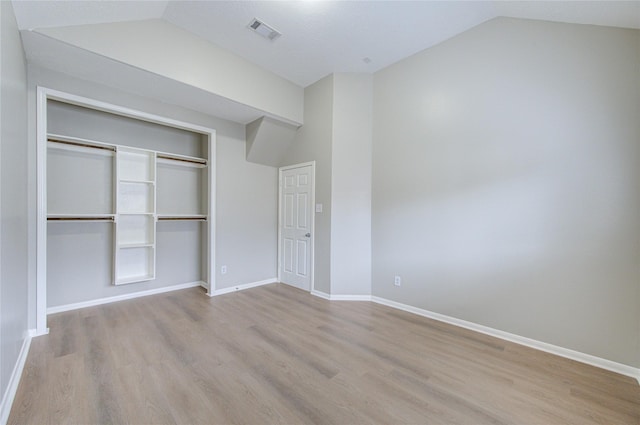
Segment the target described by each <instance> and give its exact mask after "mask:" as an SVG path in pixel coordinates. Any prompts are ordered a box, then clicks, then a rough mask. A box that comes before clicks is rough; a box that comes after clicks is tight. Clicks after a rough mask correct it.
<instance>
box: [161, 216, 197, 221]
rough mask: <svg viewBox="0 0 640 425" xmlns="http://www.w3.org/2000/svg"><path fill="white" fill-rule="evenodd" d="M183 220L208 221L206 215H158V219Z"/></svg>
mask: <svg viewBox="0 0 640 425" xmlns="http://www.w3.org/2000/svg"><path fill="white" fill-rule="evenodd" d="M165 220H166V221H181V220H197V221H207V218H206V217H158V221H165Z"/></svg>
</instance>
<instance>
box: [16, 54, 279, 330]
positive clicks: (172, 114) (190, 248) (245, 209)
mask: <svg viewBox="0 0 640 425" xmlns="http://www.w3.org/2000/svg"><path fill="white" fill-rule="evenodd" d="M38 85H40V86H44V87H47V88H52V89H56V90H61V91H64V92H68V93H73V94H77V95H80V96H84V97H89V98H92V99H96V100H100V101H104V102H109V103H113V104H116V105H123V106H127V107H129V108H133V109H137V110H141V111H145V112H149V113H152V114H156V115H161V116H165V117H169V118H173V119H177V120H181V121H186V122H190V123H194V124H198V125H202V126H207V127H210V128H214V129H215V130H216V133H217V145H216V155H217V156H216V162H217V163H216V167H217V168H216V178H217V183H218V188H217V193H216V205H217V221H216V226H217V235H216V262H217V265H218V267H217V270H216V273H217V277H216V278H217V282H216V283H217V286H216V288H217V289H223V288H226V287H231V286H235V285H240V284H244V283H251V282H255V281H260V280H264V279H270V278H274V277H275V276H276V275H277V271H276V257H277V251H276V244H275V241H276V240H277V233H276V232H277V170H276V169H275V168H273V167H268V166H263V165H257V164H251V163H247V162H246V160H245V140H244V126H242V125H240V124H236V123H232V122H229V121H225V120H221V119H218V118H215V117H212V116H208V115H205V114H201V113H198V112H196V111H191V110H188V109H185V108H181V107H177V106H174V105H169V104H166V103H159V102H155V101H153V100H150V99H147V98H143V97H140V96H137V95H135V94H130V93H125V92H122V91H119V90H116V89H113V88H110V87H106V86H102V85H98V84H95V83H90V82H87V81H83V80H79V79H76V78H72V77H69V76H66V75H64V74H60V73H56V72H53V71H50V70H46V69H42V68H39V67H29V140H30V144H29V178H30V184H29V190H28V194H29V226H30V232H29V250H30V253H32V255H30V259H32V260H31V262H30V264H29V268H30V280H29V287H30V290H31V291H34V292H35V246H36V243H35V235H36V232H35V223H36V186H35V184H36V163H35V159H36V151H35V145H36V142H35V138H36V134H35V104H36V103H35V102H36V101H35V89H36V86H38ZM187 144H188V143H187ZM188 149H191V148H188ZM185 153H187V154H188V152H185ZM191 154H193V153H191ZM193 225H194V224H193V223H188V224H182V225H181V224H172V225H171V224H166V223H162V224H161V225H159V226H158V227H159V234H158V243H159V244H160V246H159V250H158V259H157V266H158V271H159V272H160V271H162V270H165V272H164V273H168V274H165V276H166V281H165V282H163V283H162V285H165V284H178V283H185V282H187V281H191V280H189V279H191V277H190V276H192V275H193V276H196V272H195V271H194V270H195V268H196V265H195V263H193V256H192V255H189V253H195V252H196V250H197V242H196V241H195V240H194V239H190V242H185V241H184V240H183V239H184V238H185V237H186V236H185V235H187V234H189V233H191V234H192V235H195V234H196V233H198V231H197V229H195V228H193ZM60 226H61V224H56V227H57V229H56V230H55V232H57V235H56V237H57V238H58V239H59V240H60V241H61V243H63V245H64V244H67V245H66V246H68V247H69V251H68V252H67V254H71V253H72V252H73V248H72V246H77V245H75V242H74V244H71V241H72V239H73V238H80V239H82V241H85V240H91V241H92V243H93V244H94V245H92V246H94V247H95V249H96V250H97V251H96V252H97V254H96V256H99V257H100V258H103V259H104V261H110V256H107V253H108V252H110V251H109V249H108V246H110V245H109V244H110V243H112V242H111V241H110V239H109V237H110V236H107V234H106V233H105V232H104V229H103V231H102V232H101V233H100V234H101V235H102V236H96V235H89V234H88V233H91V232H92V231H91V230H86V231H85V232H84V233H82V232H80V233H79V234H75V235H68V234H65V230H63V229H60V228H58V227H60ZM160 226H162V228H160ZM98 227H99V226H98ZM51 229H53V227H51ZM183 232H186V233H183ZM107 233H108V232H107ZM176 238H178V239H181V240H182V242H181V243H183V244H184V246H185V247H186V248H185V251H184V252H183V254H184V255H179V256H177V257H174V256H172V255H171V254H167V255H165V256H163V257H162V258H161V251H160V248H161V246H170V245H171V244H172V243H173V242H172V241H174V242H175V241H176ZM82 243H85V242H82ZM162 252H167V251H162ZM79 254H82V253H79ZM109 255H110V254H109ZM163 258H164V259H163ZM104 261H103V262H101V265H100V266H98V265H95V267H98V269H99V270H103V271H106V270H107V268H106V266H105V264H104ZM167 261H173V262H180V263H185V262H187V263H188V262H189V261H191V263H189V264H191V266H189V268H188V269H185V273H187V274H189V276H186V275H185V276H182V275H181V276H177V275H176V274H175V272H176V267H171V266H169V265H168V264H169V263H167ZM161 262H162V263H163V264H162V265H161V264H160V263H161ZM171 264H173V263H171ZM221 265H227V267H228V273H227V274H226V275H221V274H220V266H221ZM100 267H101V268H100ZM51 270H52V269H50V271H51ZM109 272H110V271H109ZM199 274H200V273H197V275H199ZM100 275H101V276H102V277H104V276H103V275H102V274H100ZM102 277H101V278H100V279H102ZM107 279H108V278H107ZM184 279H187V280H185V281H182V282H180V281H177V280H184ZM106 283H107V281H106V280H105V281H104V282H102V281H101V282H99V285H100V288H101V289H100V290H99V291H100V292H99V295H98V293H94V294H93V295H91V297H98V296H100V297H104V296H111V295H118V294H120V293H124V292H130V291H138V290H145V289H150V288H151V285H153V283H138V284H133V285H124V286H119V287H114V286H113V285H109V286H106ZM156 283H157V282H156ZM74 285H81V282H80V281H78V282H75V283H74ZM116 291H120V292H116ZM49 292H51V290H50V291H49ZM70 292H73V290H71V291H70ZM48 295H49V299H50V300H54V298H53V297H54V296H53V295H52V294H51V293H49V294H48ZM88 295H89V294H87V293H86V292H85V293H84V295H83V297H86V296H88ZM76 301H77V300H76ZM76 301H73V302H76ZM29 302H30V303H31V304H30V308H31V309H30V310H29V311H30V312H33V314H32V315H31V316H30V320H33V322H32V323H35V316H34V315H35V304H34V302H35V297H33V296H30V297H29ZM56 302H60V303H61V302H62V300H57V301H56ZM69 302H71V301H69ZM50 305H51V304H50ZM32 326H33V324H32Z"/></svg>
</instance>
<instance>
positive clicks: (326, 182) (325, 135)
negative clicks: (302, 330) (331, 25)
mask: <svg viewBox="0 0 640 425" xmlns="http://www.w3.org/2000/svg"><path fill="white" fill-rule="evenodd" d="M304 116H305V119H304V125H303V126H302V127H300V129H298V132H297V134H296V138H295V140H294V141H293V144H292V145H291V148H290V149H289V151H288V152H286V153H285V155H284V158H283V161H282V164H281V165H282V166H285V165H294V164H300V163H303V162H308V161H316V181H315V185H316V203H317V204H322V206H323V210H322V212H321V213H316V222H315V233H316V234H315V252H314V257H315V282H314V286H315V289H316V290H318V291H321V292H325V293H330V292H331V280H330V279H331V261H330V259H331V141H332V131H333V75H330V76H328V77H325V78H323V79H322V80H320V81H318V82H316V83H314V84H312V85H310V86H309V87H307V88H306V89H305V90H304Z"/></svg>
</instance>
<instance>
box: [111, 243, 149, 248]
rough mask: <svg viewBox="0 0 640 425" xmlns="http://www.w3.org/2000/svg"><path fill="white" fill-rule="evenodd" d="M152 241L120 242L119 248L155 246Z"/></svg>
mask: <svg viewBox="0 0 640 425" xmlns="http://www.w3.org/2000/svg"><path fill="white" fill-rule="evenodd" d="M153 246H154V244H152V243H123V244H119V245H118V248H119V249H131V248H153Z"/></svg>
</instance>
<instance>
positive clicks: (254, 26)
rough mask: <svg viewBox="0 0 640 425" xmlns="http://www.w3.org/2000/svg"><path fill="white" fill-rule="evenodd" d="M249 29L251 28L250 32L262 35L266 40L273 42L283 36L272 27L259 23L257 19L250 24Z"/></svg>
mask: <svg viewBox="0 0 640 425" xmlns="http://www.w3.org/2000/svg"><path fill="white" fill-rule="evenodd" d="M247 28H249V29H250V30H253V31H254V32H256V33H257V34H260V35H261V36H263V37H264V38H266V39H268V40H271V41H273V40H275V39H276V38H278V37H280V36H281V35H282V34H280V33H279V32H278V31H276V30H275V29H273V28H272V27H270V26H269V25H267V24H265V23H264V22H262V21H259V20H258V19H256V18H253V20H252V21H251V22H250V23H249V25H248V26H247Z"/></svg>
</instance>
